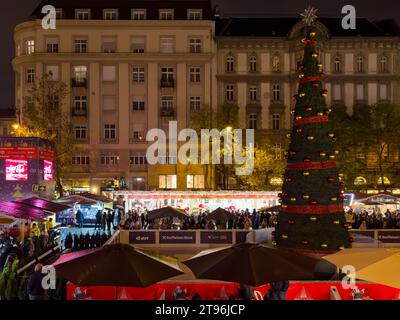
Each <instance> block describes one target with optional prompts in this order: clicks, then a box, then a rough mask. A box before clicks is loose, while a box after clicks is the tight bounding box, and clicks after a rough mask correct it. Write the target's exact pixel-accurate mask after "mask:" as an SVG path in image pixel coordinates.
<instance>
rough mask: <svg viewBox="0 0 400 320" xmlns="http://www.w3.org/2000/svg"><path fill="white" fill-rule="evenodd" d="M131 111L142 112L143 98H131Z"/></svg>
mask: <svg viewBox="0 0 400 320" xmlns="http://www.w3.org/2000/svg"><path fill="white" fill-rule="evenodd" d="M132 109H133V111H144V96H135V97H133V102H132Z"/></svg>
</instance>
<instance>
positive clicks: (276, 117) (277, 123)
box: [272, 114, 281, 130]
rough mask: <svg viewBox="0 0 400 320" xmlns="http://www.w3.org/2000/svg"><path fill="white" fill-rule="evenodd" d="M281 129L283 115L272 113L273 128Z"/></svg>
mask: <svg viewBox="0 0 400 320" xmlns="http://www.w3.org/2000/svg"><path fill="white" fill-rule="evenodd" d="M280 129H281V116H280V114H273V115H272V130H280Z"/></svg>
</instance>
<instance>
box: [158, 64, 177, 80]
mask: <svg viewBox="0 0 400 320" xmlns="http://www.w3.org/2000/svg"><path fill="white" fill-rule="evenodd" d="M161 81H165V82H170V81H174V68H172V67H162V68H161Z"/></svg>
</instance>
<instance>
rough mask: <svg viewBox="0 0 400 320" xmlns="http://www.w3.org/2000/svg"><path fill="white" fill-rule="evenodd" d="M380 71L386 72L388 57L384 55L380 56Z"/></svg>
mask: <svg viewBox="0 0 400 320" xmlns="http://www.w3.org/2000/svg"><path fill="white" fill-rule="evenodd" d="M379 65H380V71H381V72H388V58H387V57H386V56H381V59H380V60H379Z"/></svg>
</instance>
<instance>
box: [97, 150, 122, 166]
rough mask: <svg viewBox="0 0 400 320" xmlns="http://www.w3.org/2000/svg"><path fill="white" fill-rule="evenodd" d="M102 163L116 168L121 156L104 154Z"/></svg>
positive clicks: (101, 159) (101, 158)
mask: <svg viewBox="0 0 400 320" xmlns="http://www.w3.org/2000/svg"><path fill="white" fill-rule="evenodd" d="M100 163H101V164H102V165H111V166H116V165H118V164H119V155H118V154H117V153H102V154H101V156H100Z"/></svg>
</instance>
